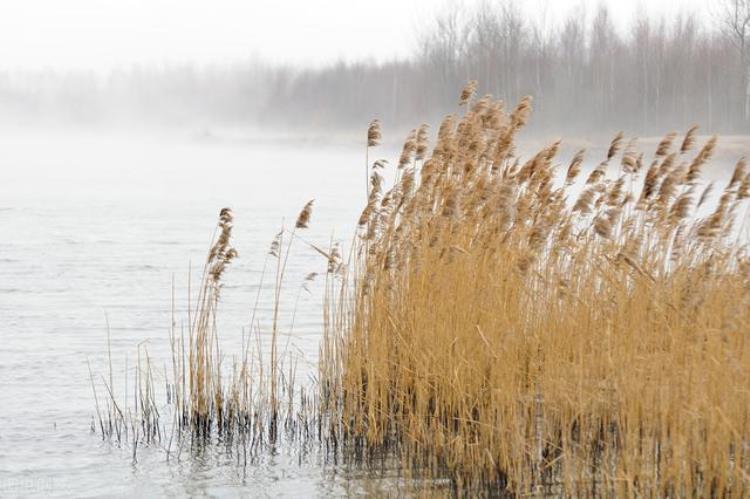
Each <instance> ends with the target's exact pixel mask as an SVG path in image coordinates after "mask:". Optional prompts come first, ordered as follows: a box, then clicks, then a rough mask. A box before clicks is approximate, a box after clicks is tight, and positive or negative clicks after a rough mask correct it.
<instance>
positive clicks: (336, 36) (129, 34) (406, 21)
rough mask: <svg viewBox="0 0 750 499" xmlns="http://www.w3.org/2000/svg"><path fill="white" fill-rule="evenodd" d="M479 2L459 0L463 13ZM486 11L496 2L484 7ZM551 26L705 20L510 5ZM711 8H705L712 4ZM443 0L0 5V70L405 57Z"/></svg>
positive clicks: (670, 0) (91, 0) (553, 0)
mask: <svg viewBox="0 0 750 499" xmlns="http://www.w3.org/2000/svg"><path fill="white" fill-rule="evenodd" d="M480 1H482V0H463V4H464V5H466V6H471V5H474V4H477V3H479V2H480ZM487 1H489V2H490V3H493V2H496V1H500V0H487ZM514 1H516V2H518V4H519V5H520V6H522V8H523V9H524V10H525V11H527V12H528V13H529V14H530V15H533V14H538V13H539V11H540V9H541V8H542V6H546V9H547V16H548V18H549V19H552V20H554V19H555V18H556V17H557V16H559V15H560V14H561V13H563V12H565V11H566V10H568V9H570V8H572V7H575V6H578V5H581V4H584V5H586V7H587V8H588V9H589V10H593V9H594V8H595V7H596V5H598V4H599V3H600V2H602V3H606V4H608V5H609V6H610V7H611V9H612V13H613V17H614V19H615V20H616V22H621V23H624V22H625V21H626V20H627V19H629V18H630V17H632V15H633V14H634V13H635V12H636V11H637V10H638V9H644V10H645V11H647V12H649V13H650V14H652V15H670V14H671V13H674V12H676V10H677V9H678V8H679V7H684V8H687V9H690V10H692V11H694V12H697V13H700V14H702V15H707V12H708V2H710V1H711V0H514ZM716 1H719V0H713V2H714V3H715V2H716ZM451 3H458V2H455V1H454V2H449V1H447V0H0V69H44V68H50V67H51V68H93V69H109V68H113V67H118V66H120V67H121V66H128V65H131V64H134V63H144V64H161V63H176V62H187V61H190V62H196V63H201V64H202V63H227V62H233V61H240V60H245V59H248V58H250V57H260V58H262V59H264V60H267V61H272V62H283V63H294V64H305V65H319V64H326V63H330V62H334V61H337V60H340V59H344V60H355V59H362V58H374V59H377V60H383V59H389V58H392V57H394V56H403V55H407V54H408V53H410V51H411V50H412V48H413V47H414V44H415V40H416V36H415V33H416V32H417V31H419V30H420V29H422V27H423V26H424V25H425V23H426V22H427V21H429V20H431V19H432V18H433V16H434V14H435V13H436V12H439V11H441V10H442V9H444V8H445V6H446V5H450V4H451Z"/></svg>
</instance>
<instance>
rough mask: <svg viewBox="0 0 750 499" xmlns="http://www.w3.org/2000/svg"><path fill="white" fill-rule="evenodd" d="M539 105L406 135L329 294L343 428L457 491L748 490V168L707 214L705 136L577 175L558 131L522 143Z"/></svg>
mask: <svg viewBox="0 0 750 499" xmlns="http://www.w3.org/2000/svg"><path fill="white" fill-rule="evenodd" d="M475 91H476V83H475V82H470V83H469V84H468V85H467V86H466V87H465V88H464V90H463V91H462V93H461V96H460V100H459V101H460V104H461V105H467V106H469V105H470V99H471V96H472V95H473V94H474V93H475ZM530 102H531V101H530V99H524V100H523V101H522V102H521V104H520V105H519V106H518V107H517V108H516V109H515V110H514V111H513V112H511V113H510V114H509V115H508V114H505V113H504V112H503V111H502V105H501V104H500V103H495V102H493V101H491V100H488V99H486V98H485V99H481V100H479V101H477V102H476V103H474V105H473V106H470V107H469V108H468V109H467V111H466V113H465V115H464V116H463V117H462V118H460V119H456V118H455V117H453V116H450V117H448V118H447V119H446V121H445V122H444V123H443V125H442V126H441V127H440V131H439V133H438V138H437V143H436V144H435V145H434V148H433V152H432V155H431V156H429V157H427V156H426V155H425V154H424V153H423V151H422V147H426V146H423V141H424V140H423V139H422V138H420V134H419V133H418V132H412V133H411V134H410V135H409V138H408V139H407V142H406V144H405V146H404V150H403V153H402V155H401V158H400V160H399V169H400V170H403V172H404V173H403V174H402V175H400V176H399V177H397V183H396V185H395V186H393V187H392V188H391V189H390V191H388V193H386V194H385V195H384V196H383V197H382V199H377V196H378V194H376V196H375V199H373V198H372V197H371V198H370V199H369V201H368V204H367V207H366V208H365V210H364V211H363V213H362V216H361V217H360V221H359V222H360V223H359V225H360V227H361V232H360V238H359V239H358V242H357V244H356V245H355V248H354V249H353V253H352V265H351V269H350V270H349V274H348V277H347V278H346V279H344V280H343V282H342V284H341V287H340V288H336V289H333V288H331V289H329V296H328V299H329V304H328V307H327V310H328V313H327V317H326V319H327V327H326V334H325V343H324V345H323V354H324V359H323V361H322V364H321V379H322V380H323V388H324V389H323V392H322V394H323V397H324V400H325V407H326V408H327V410H329V411H331V412H330V413H331V415H332V420H331V423H330V428H329V429H330V432H331V433H332V434H336V435H338V436H337V438H338V439H340V440H342V441H348V442H352V443H353V444H355V446H356V445H361V446H364V447H366V448H370V449H385V450H389V451H391V452H396V453H397V455H399V456H401V459H402V460H403V461H402V462H403V464H404V466H405V468H406V469H414V470H420V474H422V475H423V476H427V477H430V476H432V477H441V476H446V475H447V476H449V477H451V478H452V479H453V481H454V483H455V484H456V486H457V487H458V490H463V491H473V492H484V493H489V494H494V493H498V492H506V493H513V494H518V495H526V494H538V493H551V494H564V495H600V494H601V495H623V496H633V495H646V496H688V495H697V496H735V497H741V496H747V495H748V494H750V343H749V342H748V333H750V274H749V272H750V258H749V257H748V252H747V246H746V243H745V242H744V241H746V239H742V236H741V235H739V234H738V230H737V224H736V222H737V221H738V220H737V219H738V213H740V212H741V209H742V208H743V207H745V205H746V204H747V201H746V200H745V199H746V198H747V196H748V192H747V191H748V189H749V188H750V187H748V184H750V173H746V172H745V164H744V162H742V161H741V162H740V163H739V164H738V166H737V169H736V170H735V173H734V176H733V178H732V180H731V182H730V183H729V184H728V185H727V187H726V188H725V189H724V191H723V192H722V193H721V195H720V197H719V201H718V202H717V203H716V206H715V207H714V208H713V210H712V211H711V212H710V213H709V214H708V215H707V216H705V217H699V216H698V214H697V209H698V208H699V207H700V205H704V204H706V203H708V201H707V199H708V197H709V190H708V189H706V190H705V191H703V194H702V196H700V201H699V203H698V205H696V204H695V199H696V198H698V195H697V192H698V191H697V190H696V186H697V184H698V182H699V179H700V173H701V168H702V167H704V165H705V164H706V162H707V161H708V160H709V159H710V157H711V154H712V152H713V149H714V147H715V145H716V138H711V139H710V140H709V141H708V142H707V143H706V144H705V145H704V146H703V148H702V149H701V150H700V151H699V152H698V154H697V155H696V156H695V157H694V158H692V159H691V158H688V157H687V154H688V153H689V151H690V150H691V149H692V148H693V146H694V143H695V142H696V141H697V140H698V137H697V127H692V128H691V129H690V130H689V131H688V132H687V134H686V136H685V137H684V139H683V140H682V142H681V144H680V145H679V149H677V150H673V147H672V144H673V142H674V139H675V138H676V137H675V135H674V134H670V135H667V136H666V137H665V138H664V139H663V140H662V141H661V142H660V143H659V145H658V148H657V150H656V151H655V155H654V160H653V163H652V164H651V166H650V167H649V168H647V169H644V168H642V164H643V155H642V154H640V155H639V154H638V153H637V151H636V148H635V142H630V143H628V144H627V146H626V147H625V148H624V152H623V157H622V160H621V161H620V162H619V164H618V163H615V161H614V160H615V157H616V156H617V155H618V154H620V151H621V150H622V149H623V141H624V136H623V134H618V135H617V136H616V137H615V138H614V140H613V141H612V143H611V144H610V146H609V149H608V150H607V153H606V158H605V159H604V161H603V162H602V163H600V164H599V165H598V166H596V167H595V168H594V169H593V170H592V171H591V172H590V173H589V174H588V175H587V177H586V179H585V184H583V185H581V183H580V182H576V178H577V177H578V175H579V173H580V172H581V170H582V169H583V162H584V152H583V151H581V152H579V153H577V154H576V155H575V157H574V158H573V160H572V162H571V163H570V166H569V167H568V169H567V172H564V173H563V174H559V173H558V172H557V170H556V167H555V161H556V160H555V157H556V153H557V150H558V147H559V142H558V143H554V144H552V145H550V146H549V147H547V148H545V149H543V150H542V151H540V152H539V153H538V154H537V155H535V156H533V157H531V159H529V160H527V161H523V160H521V158H520V157H518V156H517V155H516V153H515V147H514V137H515V136H516V134H517V132H518V130H519V129H520V128H521V127H522V126H523V125H524V124H525V122H526V121H527V119H528V115H529V112H530ZM420 130H421V129H420ZM415 144H419V145H416V146H415ZM415 147H416V149H418V150H419V152H418V153H417V155H418V156H419V158H420V159H422V158H424V164H423V166H422V168H421V169H419V170H417V169H415V167H416V165H414V166H413V167H409V168H407V166H408V165H410V164H411V161H412V158H413V156H414V152H415ZM408 172H411V174H407V173H408ZM371 183H372V185H373V186H374V185H377V186H378V193H379V189H380V187H381V184H382V182H381V180H380V179H377V181H376V179H373V180H372V182H371ZM743 186H744V187H743ZM578 189H581V190H580V193H578V194H576V191H577V190H578ZM372 193H375V189H373V190H372ZM743 203H744V204H743Z"/></svg>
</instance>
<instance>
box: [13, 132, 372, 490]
mask: <svg viewBox="0 0 750 499" xmlns="http://www.w3.org/2000/svg"><path fill="white" fill-rule="evenodd" d="M363 162H364V158H363V150H362V149H361V148H354V147H348V146H344V147H342V146H335V147H334V146H331V147H326V146H310V145H305V144H300V143H293V142H283V143H281V142H277V143H275V144H272V145H259V144H253V143H248V142H241V141H236V142H221V141H216V140H205V139H200V140H198V139H189V138H184V137H174V136H172V137H158V138H155V137H147V136H143V135H141V136H134V135H130V136H128V135H90V134H86V133H69V134H60V133H12V134H5V136H0V317H1V318H2V326H0V343H1V346H0V380H1V382H2V389H0V497H14V496H78V497H84V496H102V495H131V494H138V495H142V496H153V495H163V494H166V495H184V494H190V495H207V496H215V495H219V496H224V495H229V496H236V495H250V496H279V495H285V496H307V495H331V494H334V495H340V494H346V493H351V492H356V491H357V490H358V487H372V486H377V484H376V482H373V481H372V480H367V481H365V482H362V481H360V480H358V479H357V472H356V471H351V475H350V474H349V473H350V472H349V471H347V470H342V469H336V468H332V467H324V466H322V465H321V462H319V461H318V460H316V459H315V458H313V459H309V460H307V461H306V462H302V463H301V464H300V462H299V459H298V456H297V455H295V454H294V453H293V452H289V453H286V454H285V453H284V452H281V453H279V454H278V455H275V456H268V458H267V459H264V460H262V461H261V462H260V463H258V464H257V465H255V466H251V467H249V468H248V467H244V468H242V467H237V466H236V465H235V464H234V463H233V462H232V459H231V456H224V455H222V453H221V452H215V453H209V455H207V456H204V457H203V458H202V459H192V460H188V461H183V462H181V463H176V462H171V463H169V464H167V463H166V460H165V456H164V453H163V452H160V451H158V450H156V449H153V450H149V449H141V450H140V452H139V456H138V463H137V464H135V465H134V464H132V459H131V455H130V452H129V451H128V449H118V448H116V447H114V446H112V445H109V444H108V443H104V442H102V441H101V439H100V438H99V437H98V436H96V435H92V434H91V433H90V424H91V418H92V415H93V414H94V406H93V396H92V391H91V385H90V381H89V371H88V366H87V361H89V362H90V363H91V366H92V370H93V372H94V373H95V374H97V373H98V374H105V373H106V372H107V371H106V370H107V367H106V354H107V340H106V338H107V335H106V323H107V319H108V320H109V323H110V325H111V337H112V340H111V341H112V360H113V364H114V371H115V386H116V387H117V389H119V387H120V386H123V383H124V370H125V364H126V359H127V358H129V359H130V366H131V367H130V368H129V369H130V370H131V371H132V366H133V359H134V357H135V354H136V347H137V344H138V343H139V342H143V341H148V343H147V345H148V348H149V352H150V353H151V354H152V355H153V356H154V358H155V359H157V360H156V362H155V363H156V365H159V366H161V364H160V360H159V359H163V358H164V353H165V352H166V350H167V348H168V343H167V334H168V330H169V324H170V308H171V293H172V282H173V279H174V283H175V292H176V301H177V307H176V308H177V311H178V317H183V314H181V312H183V311H184V309H185V304H186V303H187V282H188V269H189V268H190V265H191V263H192V266H193V269H194V272H193V279H194V282H197V279H198V277H199V270H200V266H201V265H202V263H203V261H204V258H205V254H206V250H207V247H208V243H209V239H210V237H211V235H212V232H213V228H214V227H215V224H216V220H217V215H218V212H219V210H220V209H221V208H222V207H225V206H229V207H231V208H232V209H233V210H234V212H235V228H234V237H235V246H236V248H237V249H238V251H239V253H240V258H239V259H237V260H236V261H235V262H233V263H232V266H231V268H230V269H229V270H228V272H227V273H226V278H225V287H224V289H223V291H222V303H221V306H220V307H221V308H220V324H219V327H220V334H221V341H222V344H223V349H224V350H225V351H226V352H227V353H229V354H231V353H233V351H232V350H233V347H234V348H236V346H237V345H238V344H239V342H240V338H241V334H242V328H243V327H245V328H247V326H248V325H249V322H250V311H251V309H252V307H253V303H254V300H255V296H256V291H257V285H258V282H259V277H260V273H261V271H262V268H263V264H264V260H265V258H266V254H267V251H268V247H269V245H270V243H271V240H272V239H273V237H274V235H275V234H276V233H277V232H278V231H279V228H280V226H281V224H282V220H283V219H284V218H285V219H286V225H287V226H289V225H290V224H293V223H294V220H295V218H296V216H297V214H298V212H299V210H300V209H301V208H302V206H303V205H304V203H305V202H307V201H308V200H310V199H312V198H315V206H314V210H313V216H312V222H311V226H310V229H309V230H306V231H304V232H301V234H302V235H303V236H304V237H305V239H307V240H309V241H310V242H313V243H315V244H318V245H320V246H322V247H328V246H329V245H330V241H331V239H332V238H334V239H341V240H344V241H346V240H349V239H350V237H351V234H352V230H353V227H354V222H355V221H356V219H357V216H358V213H359V209H360V208H361V206H362V204H363V201H364V196H365V194H364V188H365V187H364V174H363ZM325 268H326V262H325V260H324V259H323V258H322V257H321V256H320V255H318V254H317V253H315V252H314V251H312V250H311V249H309V248H307V247H305V245H304V243H301V242H295V246H294V248H293V249H292V256H291V258H290V261H289V273H288V277H287V278H286V290H287V291H286V292H285V293H284V298H283V299H284V300H285V301H284V302H282V306H283V307H284V308H283V310H282V314H283V321H286V322H285V323H284V324H283V325H282V327H287V328H288V326H287V325H286V323H287V322H288V321H289V320H290V318H291V313H292V311H293V309H294V307H295V302H297V300H298V304H297V314H296V318H295V326H294V330H293V332H292V335H291V338H290V340H289V341H290V348H293V349H295V351H297V352H301V354H300V355H303V357H302V358H301V360H300V373H301V374H300V376H302V377H304V375H305V373H306V372H312V371H313V366H314V364H315V362H316V360H317V354H318V345H319V339H320V331H321V327H320V326H321V321H322V315H321V308H320V302H321V296H322V292H321V291H320V288H321V285H322V283H313V284H312V285H311V286H309V288H310V293H308V292H307V291H301V284H302V282H303V278H304V276H305V275H306V274H307V273H309V272H314V271H317V272H325ZM270 280H271V279H268V280H267V281H270ZM263 296H264V297H265V298H263V299H262V300H261V305H260V313H259V319H260V325H261V328H263V326H264V325H267V324H268V313H267V312H268V310H269V298H270V295H269V294H268V293H265V294H264V295H263ZM179 320H181V319H178V321H179ZM282 343H283V341H282ZM159 369H161V368H159ZM129 382H131V383H132V380H130V381H129ZM122 389H123V390H124V388H122ZM362 490H364V489H362Z"/></svg>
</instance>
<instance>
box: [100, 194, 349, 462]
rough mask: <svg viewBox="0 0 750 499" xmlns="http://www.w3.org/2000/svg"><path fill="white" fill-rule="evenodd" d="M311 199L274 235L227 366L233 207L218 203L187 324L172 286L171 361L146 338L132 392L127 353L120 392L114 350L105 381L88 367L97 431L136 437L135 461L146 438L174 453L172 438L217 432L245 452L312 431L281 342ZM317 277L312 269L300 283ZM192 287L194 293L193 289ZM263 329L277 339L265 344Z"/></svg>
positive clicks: (309, 407) (210, 437)
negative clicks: (223, 318) (163, 361)
mask: <svg viewBox="0 0 750 499" xmlns="http://www.w3.org/2000/svg"><path fill="white" fill-rule="evenodd" d="M312 206H313V202H312V201H310V202H308V203H307V204H306V205H305V206H304V207H303V209H302V210H301V212H300V213H299V215H298V217H297V219H296V222H295V225H294V228H293V229H292V230H286V229H284V228H283V227H282V229H281V230H280V231H279V232H278V233H277V234H276V236H275V237H274V239H273V241H272V243H271V245H270V249H269V251H268V254H267V256H266V261H265V263H264V266H263V272H262V274H261V279H260V283H259V287H258V294H257V296H256V298H255V304H254V306H253V307H252V314H251V319H250V323H251V326H252V328H253V332H254V334H247V335H245V334H243V337H242V342H241V345H242V347H241V351H240V352H233V355H232V356H231V359H232V364H231V366H227V365H224V364H223V361H224V360H225V359H226V356H225V352H223V351H222V350H221V347H220V341H219V331H218V328H217V314H218V309H219V301H220V300H219V298H220V293H221V289H222V277H223V275H224V272H225V271H226V270H227V268H228V266H229V265H230V264H231V262H232V261H233V260H234V259H235V258H237V256H238V253H237V251H236V249H235V248H234V247H233V246H232V229H233V213H232V211H231V210H230V209H228V208H224V209H222V210H221V212H220V213H219V222H218V225H217V230H216V232H215V234H214V237H213V239H212V242H211V245H210V248H209V251H208V256H207V259H206V262H205V264H204V268H203V272H202V278H201V283H200V286H199V287H198V290H197V297H196V298H195V301H194V302H191V303H188V307H187V322H186V323H183V327H181V328H179V330H178V327H177V318H176V317H175V313H174V310H175V304H174V290H173V298H172V310H173V313H172V324H171V328H170V331H169V345H170V353H171V372H168V369H167V367H166V366H165V367H164V372H163V373H162V372H161V371H160V370H159V369H158V367H157V368H156V369H154V368H153V363H152V359H151V357H150V356H149V352H148V349H147V348H146V345H145V343H142V344H139V345H138V356H137V358H138V362H137V365H136V366H133V368H132V369H131V370H132V379H133V381H134V385H133V386H134V388H133V393H132V394H131V393H129V392H130V391H129V390H128V388H127V383H128V378H129V377H131V374H130V372H129V371H130V370H129V369H128V366H127V361H126V366H125V371H126V375H125V381H124V382H125V389H124V391H123V392H122V393H120V394H119V396H115V393H114V392H115V390H114V381H113V377H114V376H113V370H112V362H111V350H110V353H109V366H110V367H109V376H108V379H105V378H104V377H102V379H101V383H97V382H96V380H95V379H94V376H93V373H92V375H91V383H92V389H93V393H94V398H95V403H96V419H95V421H94V422H92V431H95V432H100V433H101V436H102V438H104V439H108V440H110V441H115V442H117V443H127V444H130V445H132V450H133V459H134V460H135V458H136V450H137V447H138V444H139V442H143V443H144V444H148V445H155V446H161V447H163V448H164V449H165V450H166V451H167V455H169V453H170V452H172V444H173V442H175V443H176V444H177V450H178V452H179V451H181V450H182V448H183V447H184V445H185V443H186V442H189V443H190V444H191V445H192V444H196V443H197V444H201V445H202V444H205V443H208V442H216V441H218V440H221V441H222V442H224V443H229V444H230V445H231V444H232V442H239V443H241V444H242V445H243V446H244V447H245V450H247V448H248V447H249V448H251V449H253V450H262V449H264V448H265V444H270V445H274V444H275V443H276V441H277V439H278V438H279V436H280V434H281V432H282V431H283V436H285V437H291V438H297V437H302V436H304V435H307V436H308V439H309V435H310V434H311V432H313V425H314V424H315V423H314V422H315V421H316V417H315V413H314V403H315V397H314V396H313V397H309V396H308V395H307V393H306V392H305V390H304V388H303V387H300V386H297V385H296V383H295V376H296V360H295V358H294V357H293V356H292V355H291V354H290V352H289V350H288V346H289V345H288V342H287V344H286V345H284V348H283V349H282V348H280V347H279V338H280V336H281V335H282V334H286V335H290V334H291V333H292V331H291V330H284V331H282V326H281V324H280V310H281V296H282V289H283V288H284V284H285V283H284V278H285V273H286V268H287V263H288V259H289V256H290V253H291V252H292V243H293V241H294V240H295V239H299V236H298V235H297V231H298V230H301V229H305V228H307V226H308V224H309V222H310V218H311V214H312ZM307 244H309V243H307ZM314 248H315V249H316V250H317V251H319V252H320V253H322V254H324V255H326V256H327V258H329V259H334V258H336V257H335V255H337V254H338V253H337V252H336V251H334V252H333V254H334V256H331V255H330V254H329V252H325V251H323V250H321V249H320V248H318V247H314ZM269 267H272V268H273V274H274V283H273V289H272V292H273V302H272V303H273V310H272V317H271V318H270V321H271V327H270V331H261V327H260V325H259V323H258V322H256V313H257V311H258V304H259V301H260V294H261V293H262V292H263V289H264V282H263V281H264V279H265V276H266V272H267V269H268V268H269ZM313 277H314V276H313V275H309V276H308V277H307V278H306V279H305V283H303V286H304V285H306V284H308V283H309V281H310V280H311V279H312V278H313ZM188 295H189V296H190V295H192V291H191V290H190V289H189V290H188ZM289 327H290V328H292V327H293V325H292V326H289ZM263 334H267V336H268V337H269V339H270V341H269V344H268V345H265V346H264V345H262V343H263V341H262V340H261V335H263ZM264 355H265V356H264ZM155 380H156V381H155ZM97 385H103V386H104V389H105V392H106V396H105V397H103V398H101V397H100V396H99V394H98V393H97ZM162 387H163V388H162ZM162 397H163V398H162ZM100 398H101V401H100Z"/></svg>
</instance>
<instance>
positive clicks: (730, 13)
mask: <svg viewBox="0 0 750 499" xmlns="http://www.w3.org/2000/svg"><path fill="white" fill-rule="evenodd" d="M722 17H723V19H722V20H723V23H724V27H725V30H726V32H727V34H728V35H729V37H730V39H731V40H732V42H733V44H734V46H735V48H736V49H737V51H738V53H739V61H740V68H741V74H742V88H743V89H744V91H745V106H744V109H745V112H744V118H745V121H749V120H750V64H748V63H749V62H750V61H749V60H748V51H749V49H750V47H748V42H750V40H749V38H750V0H724V12H723V13H722Z"/></svg>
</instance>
